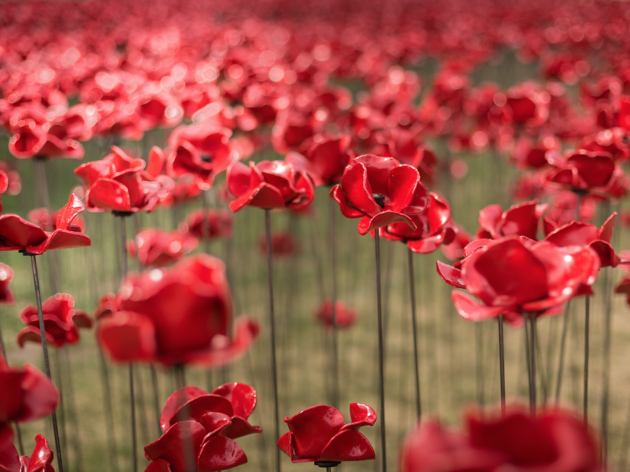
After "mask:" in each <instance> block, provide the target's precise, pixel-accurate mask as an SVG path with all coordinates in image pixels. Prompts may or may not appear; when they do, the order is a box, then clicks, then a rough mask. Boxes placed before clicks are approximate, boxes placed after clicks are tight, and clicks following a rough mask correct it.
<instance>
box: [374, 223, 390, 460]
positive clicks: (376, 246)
mask: <svg viewBox="0 0 630 472" xmlns="http://www.w3.org/2000/svg"><path fill="white" fill-rule="evenodd" d="M374 249H375V255H376V298H377V312H378V380H379V382H378V384H379V385H378V387H379V397H380V403H381V409H380V421H381V463H382V472H387V448H386V437H385V375H384V368H383V313H382V300H381V244H380V235H379V230H378V229H377V230H376V231H375V232H374Z"/></svg>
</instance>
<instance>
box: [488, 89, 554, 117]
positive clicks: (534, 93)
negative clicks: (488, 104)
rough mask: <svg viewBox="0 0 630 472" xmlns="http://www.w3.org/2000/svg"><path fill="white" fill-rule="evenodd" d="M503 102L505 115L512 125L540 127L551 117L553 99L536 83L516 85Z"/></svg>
mask: <svg viewBox="0 0 630 472" xmlns="http://www.w3.org/2000/svg"><path fill="white" fill-rule="evenodd" d="M502 101H504V103H505V106H504V110H505V114H506V116H507V118H508V120H509V122H510V123H511V124H512V125H515V126H527V127H539V126H541V125H543V124H544V123H545V122H546V121H547V118H548V117H549V102H550V101H551V97H550V96H549V93H548V92H547V91H546V90H543V89H542V88H541V87H540V85H539V84H538V83H536V82H523V83H521V84H518V85H515V86H514V87H512V88H511V89H510V90H508V91H507V93H506V94H505V96H504V98H503V99H502ZM495 102H496V99H495Z"/></svg>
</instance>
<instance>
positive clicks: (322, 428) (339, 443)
mask: <svg viewBox="0 0 630 472" xmlns="http://www.w3.org/2000/svg"><path fill="white" fill-rule="evenodd" d="M350 420H351V422H350V423H345V421H344V419H343V415H342V414H341V412H340V411H339V410H337V409H336V408H333V407H332V406H327V405H317V406H312V407H310V408H307V409H306V410H302V411H300V412H299V413H298V414H297V415H295V416H292V417H291V418H288V417H286V418H285V419H284V422H285V423H286V424H287V425H288V426H289V432H288V433H285V434H284V435H283V436H282V437H281V438H280V439H279V440H278V443H277V444H276V445H277V446H278V448H280V450H281V451H282V452H284V453H285V454H286V455H287V456H289V457H290V458H291V462H319V461H325V462H345V461H365V460H372V459H374V457H375V455H374V449H373V448H372V445H371V444H370V441H368V439H367V438H366V437H365V436H364V435H363V434H361V433H360V432H359V428H360V427H362V426H372V425H373V424H374V423H375V422H376V413H375V411H374V410H373V409H372V408H371V407H369V406H368V405H364V404H363V403H351V404H350Z"/></svg>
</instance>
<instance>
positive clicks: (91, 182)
mask: <svg viewBox="0 0 630 472" xmlns="http://www.w3.org/2000/svg"><path fill="white" fill-rule="evenodd" d="M144 166H145V162H144V161H143V160H142V159H134V158H131V157H130V156H128V155H127V154H126V153H125V152H124V151H123V150H122V149H120V148H119V147H117V146H112V153H111V154H110V155H108V156H107V157H105V158H104V159H102V160H100V161H93V162H88V163H87V164H83V165H81V166H79V167H78V168H77V169H76V170H75V171H74V173H75V174H76V175H78V176H79V177H80V178H81V179H82V180H83V182H84V183H85V186H86V188H87V191H86V193H85V199H86V202H87V208H88V210H89V211H97V212H100V211H117V212H123V213H131V212H139V211H151V210H153V209H154V208H155V206H156V205H157V204H158V202H159V195H158V193H159V190H160V187H161V184H160V183H159V182H158V181H157V180H156V179H155V178H154V177H153V176H151V175H150V174H149V173H147V172H144V171H143V169H144Z"/></svg>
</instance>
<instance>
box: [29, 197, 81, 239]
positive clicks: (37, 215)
mask: <svg viewBox="0 0 630 472" xmlns="http://www.w3.org/2000/svg"><path fill="white" fill-rule="evenodd" d="M79 190H80V189H79ZM60 211H61V210H57V211H53V212H52V215H51V214H50V211H48V209H47V208H35V209H34V210H31V211H29V212H28V215H26V218H27V219H28V220H29V221H30V222H31V223H35V224H36V225H37V226H39V227H40V228H41V229H43V230H45V231H54V230H56V229H57V217H58V216H59V213H60ZM70 228H71V229H72V230H73V231H78V232H81V233H83V232H84V231H85V220H84V219H83V217H82V216H81V215H77V216H76V217H75V218H74V220H72V224H71V225H70Z"/></svg>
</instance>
